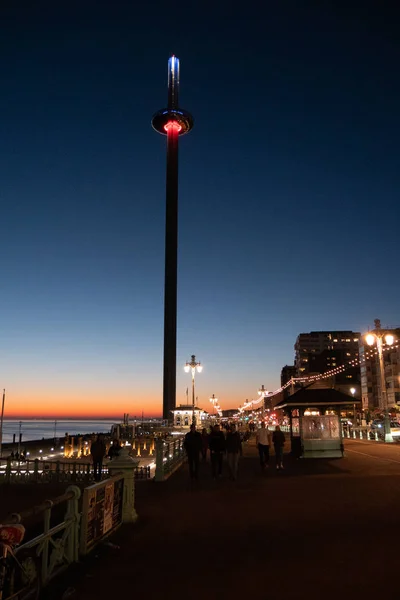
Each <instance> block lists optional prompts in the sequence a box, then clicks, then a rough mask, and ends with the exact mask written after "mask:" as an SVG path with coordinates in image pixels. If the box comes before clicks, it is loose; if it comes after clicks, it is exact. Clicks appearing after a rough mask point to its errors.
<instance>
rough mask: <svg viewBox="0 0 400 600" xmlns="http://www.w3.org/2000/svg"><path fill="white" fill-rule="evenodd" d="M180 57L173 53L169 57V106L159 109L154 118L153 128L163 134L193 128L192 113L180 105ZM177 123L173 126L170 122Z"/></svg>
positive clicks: (183, 132) (187, 131)
mask: <svg viewBox="0 0 400 600" xmlns="http://www.w3.org/2000/svg"><path fill="white" fill-rule="evenodd" d="M179 75H180V64H179V58H177V57H176V56H175V55H172V56H171V57H170V58H169V59H168V104H167V108H162V109H161V110H159V111H157V112H156V113H155V114H154V115H153V118H152V121H151V124H152V126H153V129H155V130H156V131H157V132H158V133H161V134H162V135H167V132H168V131H171V132H172V131H174V132H176V133H178V135H179V136H182V135H185V134H186V133H189V131H190V130H191V129H192V128H193V117H192V115H191V114H190V113H189V112H188V111H187V110H184V109H183V108H180V107H179ZM171 122H173V123H176V126H175V127H174V128H172V127H171V126H170V123H171Z"/></svg>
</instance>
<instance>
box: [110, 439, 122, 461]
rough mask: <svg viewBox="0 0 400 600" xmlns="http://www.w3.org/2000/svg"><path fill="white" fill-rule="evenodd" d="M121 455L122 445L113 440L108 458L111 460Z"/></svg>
mask: <svg viewBox="0 0 400 600" xmlns="http://www.w3.org/2000/svg"><path fill="white" fill-rule="evenodd" d="M120 453H121V445H120V443H119V441H118V440H113V441H112V444H111V446H110V448H109V450H108V454H107V456H108V458H110V459H111V460H112V459H113V458H117V456H119V455H120Z"/></svg>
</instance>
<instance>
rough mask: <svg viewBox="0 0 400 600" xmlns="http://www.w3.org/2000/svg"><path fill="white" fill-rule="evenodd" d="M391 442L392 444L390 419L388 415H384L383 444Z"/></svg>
mask: <svg viewBox="0 0 400 600" xmlns="http://www.w3.org/2000/svg"><path fill="white" fill-rule="evenodd" d="M393 442H394V440H393V436H392V432H391V429H390V418H389V415H388V414H387V413H386V415H385V443H386V444H392V443H393Z"/></svg>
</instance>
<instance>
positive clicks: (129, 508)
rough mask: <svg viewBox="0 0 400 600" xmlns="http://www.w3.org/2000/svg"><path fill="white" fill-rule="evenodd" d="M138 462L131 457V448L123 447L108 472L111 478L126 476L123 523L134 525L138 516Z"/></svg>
mask: <svg viewBox="0 0 400 600" xmlns="http://www.w3.org/2000/svg"><path fill="white" fill-rule="evenodd" d="M136 466H137V461H135V460H134V459H133V458H132V457H131V456H129V446H123V447H122V449H121V452H120V455H119V456H117V457H116V458H113V460H112V461H111V462H110V464H109V467H108V471H109V473H110V475H111V476H113V475H117V473H123V475H124V493H123V501H122V522H123V523H134V522H135V521H136V520H137V518H138V514H137V512H136V509H135V468H136Z"/></svg>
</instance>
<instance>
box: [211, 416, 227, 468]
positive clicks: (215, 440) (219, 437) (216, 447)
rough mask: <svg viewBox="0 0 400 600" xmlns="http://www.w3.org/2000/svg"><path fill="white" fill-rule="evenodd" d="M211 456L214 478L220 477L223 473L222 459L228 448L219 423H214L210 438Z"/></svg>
mask: <svg viewBox="0 0 400 600" xmlns="http://www.w3.org/2000/svg"><path fill="white" fill-rule="evenodd" d="M208 445H209V448H210V456H211V470H212V476H213V479H217V477H218V479H219V478H220V477H221V475H222V460H223V456H224V452H225V448H226V444H225V436H224V434H223V433H222V431H221V430H220V428H219V425H218V424H217V425H214V429H213V430H212V432H211V433H210V437H209V440H208Z"/></svg>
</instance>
